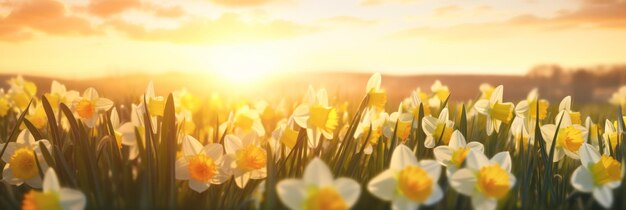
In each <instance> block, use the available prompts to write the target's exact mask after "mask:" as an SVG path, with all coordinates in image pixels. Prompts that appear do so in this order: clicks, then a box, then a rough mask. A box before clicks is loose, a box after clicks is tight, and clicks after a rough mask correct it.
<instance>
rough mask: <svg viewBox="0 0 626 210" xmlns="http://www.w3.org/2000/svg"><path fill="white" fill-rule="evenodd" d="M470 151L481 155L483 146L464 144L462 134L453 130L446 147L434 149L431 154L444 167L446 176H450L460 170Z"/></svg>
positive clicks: (471, 143) (476, 143)
mask: <svg viewBox="0 0 626 210" xmlns="http://www.w3.org/2000/svg"><path fill="white" fill-rule="evenodd" d="M470 150H474V151H476V152H478V153H483V150H484V146H483V144H481V143H480V142H476V141H473V142H470V143H466V141H465V137H463V134H461V132H460V131H458V130H455V131H454V133H452V137H451V138H450V142H449V143H448V145H442V146H438V147H435V149H434V150H433V153H434V155H435V159H437V162H439V163H440V164H441V165H444V166H446V168H447V170H446V172H447V173H446V174H447V175H448V176H451V175H452V173H454V172H456V170H458V169H459V168H461V166H462V164H463V163H464V162H465V158H466V157H467V154H469V152H470Z"/></svg>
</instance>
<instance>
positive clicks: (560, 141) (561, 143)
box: [541, 111, 587, 162]
mask: <svg viewBox="0 0 626 210" xmlns="http://www.w3.org/2000/svg"><path fill="white" fill-rule="evenodd" d="M555 121H556V125H555V124H548V125H543V126H541V134H542V135H543V139H544V140H545V141H546V147H547V148H551V145H552V144H553V143H556V145H555V150H554V159H553V161H554V162H557V161H559V160H561V158H563V156H565V155H567V156H568V157H570V158H573V159H578V158H579V157H578V150H579V149H580V146H581V145H582V144H583V143H584V142H586V141H587V129H585V127H583V126H581V125H580V124H573V123H572V121H571V119H570V115H569V114H567V113H566V112H565V111H561V112H560V113H559V114H558V115H557V117H556V119H555ZM559 121H560V127H559V130H558V135H557V136H555V134H556V132H557V130H556V127H557V125H558V124H559Z"/></svg>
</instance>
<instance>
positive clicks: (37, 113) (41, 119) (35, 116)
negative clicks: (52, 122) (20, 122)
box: [26, 102, 48, 129]
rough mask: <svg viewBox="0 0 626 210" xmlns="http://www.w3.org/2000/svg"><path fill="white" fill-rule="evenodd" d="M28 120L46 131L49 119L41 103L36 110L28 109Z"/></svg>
mask: <svg viewBox="0 0 626 210" xmlns="http://www.w3.org/2000/svg"><path fill="white" fill-rule="evenodd" d="M26 119H27V120H28V121H30V122H31V123H32V124H33V125H34V126H35V128H37V129H44V128H45V127H46V125H48V117H47V115H46V111H45V110H44V108H43V104H42V103H41V102H39V103H37V105H36V106H35V107H34V109H28V115H26Z"/></svg>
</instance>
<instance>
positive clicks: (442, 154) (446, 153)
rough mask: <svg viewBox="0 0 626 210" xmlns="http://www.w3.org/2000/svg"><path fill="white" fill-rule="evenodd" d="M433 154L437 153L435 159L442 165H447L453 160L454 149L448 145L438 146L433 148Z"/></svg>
mask: <svg viewBox="0 0 626 210" xmlns="http://www.w3.org/2000/svg"><path fill="white" fill-rule="evenodd" d="M433 154H434V155H435V159H436V160H437V162H439V163H440V164H441V165H444V166H447V165H448V162H449V161H450V160H452V151H451V150H450V147H448V146H438V147H435V149H433Z"/></svg>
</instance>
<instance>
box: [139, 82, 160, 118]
mask: <svg viewBox="0 0 626 210" xmlns="http://www.w3.org/2000/svg"><path fill="white" fill-rule="evenodd" d="M144 96H145V100H146V102H147V106H148V110H150V114H151V116H161V117H162V116H163V112H164V110H165V98H163V96H157V95H156V94H155V93H154V84H153V83H152V81H150V82H148V87H146V93H145V95H144ZM143 100H144V98H143V97H142V98H141V101H142V103H143Z"/></svg>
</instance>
